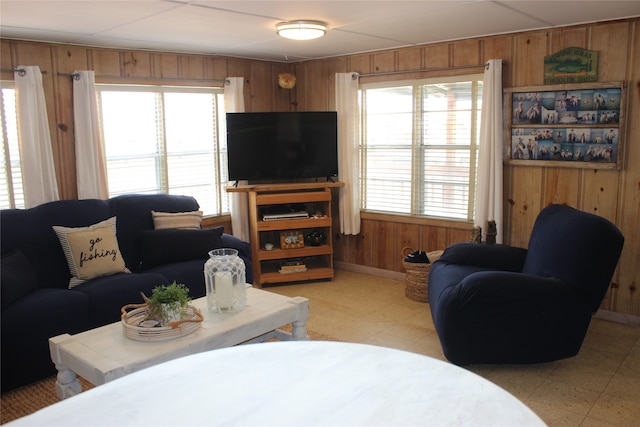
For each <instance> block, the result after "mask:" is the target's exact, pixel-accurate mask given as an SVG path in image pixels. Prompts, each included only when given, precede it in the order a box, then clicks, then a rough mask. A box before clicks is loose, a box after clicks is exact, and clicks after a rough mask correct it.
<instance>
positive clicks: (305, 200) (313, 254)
mask: <svg viewBox="0 0 640 427" xmlns="http://www.w3.org/2000/svg"><path fill="white" fill-rule="evenodd" d="M343 186H344V183H342V182H311V183H286V184H256V185H239V186H237V187H235V186H234V187H227V189H226V190H227V191H228V192H231V193H247V195H248V204H249V228H250V230H249V231H250V233H249V234H250V240H251V258H252V262H253V273H254V274H253V276H254V277H253V285H254V286H255V287H257V288H260V287H262V286H263V285H265V284H274V283H286V282H301V281H309V280H322V279H325V280H326V279H329V280H331V279H333V245H332V219H331V202H332V193H331V189H332V188H337V187H343ZM298 203H301V204H306V205H307V206H306V208H307V211H309V208H313V209H316V208H317V209H318V210H319V211H320V212H322V214H323V216H319V217H309V218H293V219H279V220H273V221H263V220H262V217H261V216H260V212H261V209H262V208H263V207H277V206H278V205H294V204H298ZM316 205H317V206H316ZM313 209H312V210H311V213H313V212H315V210H313ZM311 229H319V230H321V231H322V232H323V233H324V234H325V235H326V236H327V240H326V242H325V243H324V244H322V245H320V246H309V245H305V246H304V247H301V248H293V249H281V248H279V247H277V246H278V243H279V240H278V232H280V231H293V230H299V231H300V232H301V233H302V234H303V235H306V234H307V232H308V230H311ZM305 230H307V231H305ZM266 239H269V240H266ZM267 241H270V242H272V243H275V244H276V248H274V249H272V250H270V251H267V250H266V249H264V247H263V246H264V243H266V242H267ZM297 258H301V259H302V260H303V262H304V264H305V267H306V268H307V269H306V271H299V272H293V273H279V272H278V270H279V266H280V265H281V262H282V261H285V260H288V259H297Z"/></svg>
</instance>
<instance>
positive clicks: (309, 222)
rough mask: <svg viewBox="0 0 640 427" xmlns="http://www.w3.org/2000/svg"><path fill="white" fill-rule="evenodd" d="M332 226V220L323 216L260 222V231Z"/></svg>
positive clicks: (258, 225)
mask: <svg viewBox="0 0 640 427" xmlns="http://www.w3.org/2000/svg"><path fill="white" fill-rule="evenodd" d="M329 226H331V218H329V217H328V216H323V217H321V218H298V219H278V220H274V221H259V222H258V224H257V227H258V231H278V230H297V229H299V228H317V227H329Z"/></svg>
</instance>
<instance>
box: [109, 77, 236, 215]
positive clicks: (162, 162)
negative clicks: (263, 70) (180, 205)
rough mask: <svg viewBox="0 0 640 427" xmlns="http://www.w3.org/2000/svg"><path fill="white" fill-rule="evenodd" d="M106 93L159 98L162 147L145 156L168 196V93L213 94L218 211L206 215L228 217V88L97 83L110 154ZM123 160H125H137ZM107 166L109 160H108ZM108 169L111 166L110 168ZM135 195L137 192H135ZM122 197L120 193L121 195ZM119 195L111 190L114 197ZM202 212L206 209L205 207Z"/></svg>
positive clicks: (157, 182)
mask: <svg viewBox="0 0 640 427" xmlns="http://www.w3.org/2000/svg"><path fill="white" fill-rule="evenodd" d="M103 92H132V93H133V92H135V93H152V94H154V95H155V102H156V117H157V118H156V120H157V122H156V127H157V134H156V136H157V137H158V139H159V140H158V146H157V148H156V151H155V153H154V154H153V155H143V157H144V158H148V159H152V158H153V161H154V162H155V163H156V185H157V186H158V187H159V192H161V193H164V194H171V189H172V185H171V182H170V180H169V174H170V172H169V162H170V160H171V157H172V155H171V153H170V151H169V149H168V143H167V139H168V135H167V122H166V120H167V116H166V114H167V112H166V107H165V101H166V100H165V94H169V93H196V94H210V95H212V96H213V102H214V108H213V110H214V111H213V113H214V117H213V118H212V119H213V125H214V129H213V132H212V137H213V143H214V146H213V147H212V148H211V149H212V153H213V164H212V165H211V166H212V167H214V168H215V171H214V176H215V181H214V183H213V188H214V189H215V194H214V195H213V199H214V204H215V206H214V210H213V211H209V212H205V216H216V217H218V216H223V215H228V214H229V211H230V202H229V198H228V195H227V193H226V191H225V190H224V188H225V186H226V185H227V181H228V179H227V165H226V162H225V161H224V159H226V152H227V147H226V130H225V129H226V123H225V121H224V116H225V108H224V89H223V88H221V87H217V86H175V85H161V84H110V83H96V95H97V99H98V110H99V111H98V116H99V120H100V132H101V134H102V140H103V141H104V143H105V154H106V145H107V142H106V139H105V137H104V132H105V128H104V124H103V114H102V112H101V111H100V108H101V106H102V99H101V98H102V93H103ZM133 157H135V155H133V156H131V157H127V156H125V157H123V158H133ZM106 161H107V163H108V161H109V158H107V159H106ZM107 169H108V166H107ZM132 192H133V191H132ZM118 194H120V192H118ZM112 195H115V193H112V191H111V190H110V197H111V196H112ZM201 209H202V207H201Z"/></svg>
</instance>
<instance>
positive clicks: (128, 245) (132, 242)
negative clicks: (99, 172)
mask: <svg viewBox="0 0 640 427" xmlns="http://www.w3.org/2000/svg"><path fill="white" fill-rule="evenodd" d="M109 204H110V205H111V211H112V215H111V216H116V217H118V223H117V227H118V244H119V245H120V250H121V251H122V257H123V258H124V261H125V264H126V265H127V267H129V268H130V269H132V270H137V269H139V266H140V255H141V249H140V231H142V230H153V229H154V226H153V218H152V217H151V211H156V212H191V211H197V210H198V209H199V206H198V202H197V201H196V199H194V198H193V197H191V196H177V195H167V194H125V195H122V196H117V197H114V198H112V199H110V200H109Z"/></svg>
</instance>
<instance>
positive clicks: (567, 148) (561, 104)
mask: <svg viewBox="0 0 640 427" xmlns="http://www.w3.org/2000/svg"><path fill="white" fill-rule="evenodd" d="M625 89H626V87H625V84H624V82H611V83H577V84H570V85H569V84H564V85H547V86H526V87H517V88H507V89H505V90H504V118H505V127H506V128H505V132H504V134H505V146H506V147H507V152H508V154H507V163H509V164H515V165H530V166H553V167H575V168H589V169H620V168H621V165H622V155H623V152H624V150H623V148H624V145H623V142H624V141H623V139H624V135H625V132H624V129H625V127H624V125H625V108H624V106H625V105H626V97H625Z"/></svg>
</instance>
